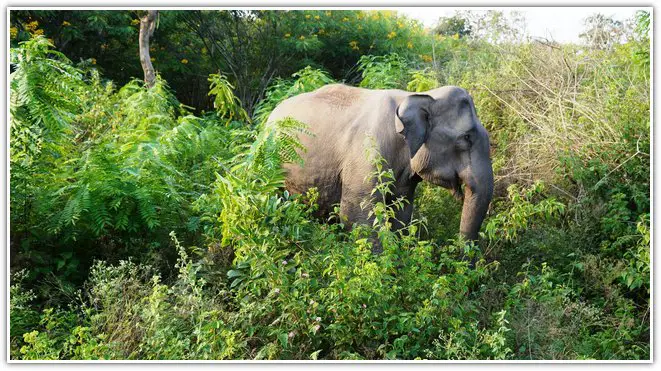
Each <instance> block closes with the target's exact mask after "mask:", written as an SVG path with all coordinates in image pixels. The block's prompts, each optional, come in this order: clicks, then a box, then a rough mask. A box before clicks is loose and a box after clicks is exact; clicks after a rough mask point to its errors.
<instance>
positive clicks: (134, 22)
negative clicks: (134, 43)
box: [131, 19, 140, 26]
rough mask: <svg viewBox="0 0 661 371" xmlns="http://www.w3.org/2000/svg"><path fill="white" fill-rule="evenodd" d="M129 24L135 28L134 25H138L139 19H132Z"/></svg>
mask: <svg viewBox="0 0 661 371" xmlns="http://www.w3.org/2000/svg"><path fill="white" fill-rule="evenodd" d="M131 24H132V25H134V26H135V25H136V24H140V20H139V19H132V20H131Z"/></svg>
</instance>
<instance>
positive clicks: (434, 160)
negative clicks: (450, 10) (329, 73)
mask: <svg viewBox="0 0 661 371" xmlns="http://www.w3.org/2000/svg"><path fill="white" fill-rule="evenodd" d="M396 116H397V118H396V119H395V129H396V130H397V132H398V133H399V134H401V135H403V136H404V139H405V141H406V143H407V144H408V147H409V151H410V155H411V169H412V170H413V171H414V172H415V173H416V174H418V175H419V176H420V177H421V178H422V179H424V180H426V181H429V182H431V183H433V184H437V185H440V186H442V187H445V188H448V189H451V190H452V191H453V193H454V194H455V196H456V197H457V198H459V199H463V209H462V215H461V226H460V232H461V234H462V235H464V236H465V237H466V238H468V239H471V240H476V239H477V236H478V232H479V230H480V226H481V224H482V221H483V220H484V217H485V215H486V212H487V209H488V207H489V202H491V197H492V195H493V170H492V168H491V159H490V158H489V135H488V133H487V131H486V129H485V128H484V127H483V126H482V124H481V123H480V120H479V119H478V118H477V113H476V112H475V106H474V105H473V100H472V98H471V96H470V95H469V94H468V92H466V91H465V90H464V89H462V88H458V87H454V86H446V87H442V88H438V89H434V90H430V91H428V92H427V94H415V95H410V96H408V97H406V98H405V99H404V100H403V101H402V102H401V103H400V104H399V106H398V107H397V115H396ZM462 183H463V184H464V185H465V187H464V188H465V189H464V191H462V189H461V184H462ZM464 193H465V195H464Z"/></svg>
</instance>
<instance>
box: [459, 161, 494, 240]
mask: <svg viewBox="0 0 661 371" xmlns="http://www.w3.org/2000/svg"><path fill="white" fill-rule="evenodd" d="M466 173H467V174H466V176H462V180H463V181H464V183H465V184H466V187H465V189H464V193H465V194H464V206H463V209H462V210H461V224H460V226H459V231H460V232H461V234H462V235H463V236H464V237H465V238H466V239H468V240H472V241H476V240H477V237H478V232H479V231H480V226H481V225H482V221H484V217H485V216H486V214H487V209H488V208H489V203H490V202H491V197H492V196H493V169H492V168H491V161H489V160H486V161H483V164H481V165H480V164H471V167H470V168H468V169H467V171H466Z"/></svg>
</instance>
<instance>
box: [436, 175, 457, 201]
mask: <svg viewBox="0 0 661 371" xmlns="http://www.w3.org/2000/svg"><path fill="white" fill-rule="evenodd" d="M432 183H434V184H436V185H438V186H440V187H443V188H445V189H449V190H450V191H451V192H452V196H454V198H456V199H457V200H459V201H461V202H463V201H464V190H463V189H462V185H463V182H462V180H461V178H460V177H459V174H455V176H454V177H453V178H451V179H443V178H436V179H435V181H433V182H432Z"/></svg>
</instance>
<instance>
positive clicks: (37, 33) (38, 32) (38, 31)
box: [34, 29, 44, 36]
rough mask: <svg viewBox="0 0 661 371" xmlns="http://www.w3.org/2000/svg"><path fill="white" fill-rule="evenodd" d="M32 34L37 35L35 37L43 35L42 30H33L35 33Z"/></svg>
mask: <svg viewBox="0 0 661 371" xmlns="http://www.w3.org/2000/svg"><path fill="white" fill-rule="evenodd" d="M34 34H35V35H37V36H39V35H43V34H44V30H42V29H38V30H35V31H34Z"/></svg>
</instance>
